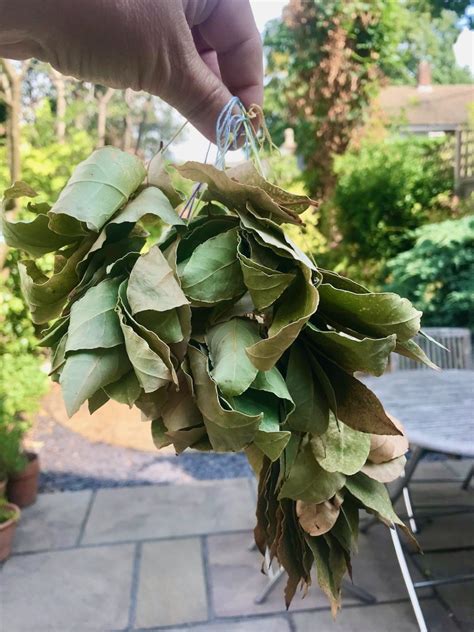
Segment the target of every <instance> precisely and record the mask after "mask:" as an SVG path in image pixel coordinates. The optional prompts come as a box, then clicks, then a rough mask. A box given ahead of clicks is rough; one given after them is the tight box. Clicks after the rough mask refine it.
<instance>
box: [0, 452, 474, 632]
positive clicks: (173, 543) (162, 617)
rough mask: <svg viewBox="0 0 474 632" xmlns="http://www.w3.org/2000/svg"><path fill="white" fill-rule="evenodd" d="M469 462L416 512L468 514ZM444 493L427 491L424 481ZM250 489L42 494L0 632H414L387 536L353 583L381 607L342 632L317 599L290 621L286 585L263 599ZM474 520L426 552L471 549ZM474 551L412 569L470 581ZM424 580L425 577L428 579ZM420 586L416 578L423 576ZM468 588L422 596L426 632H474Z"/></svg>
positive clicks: (359, 562)
mask: <svg viewBox="0 0 474 632" xmlns="http://www.w3.org/2000/svg"><path fill="white" fill-rule="evenodd" d="M470 465H471V462H470V461H467V460H463V461H454V460H446V461H431V462H423V463H422V464H421V465H420V467H419V468H418V470H417V473H416V478H415V481H414V482H413V485H412V488H413V497H414V500H415V502H420V501H421V502H422V503H425V504H429V503H430V501H431V502H434V500H436V502H437V503H441V504H442V503H443V502H444V503H449V504H452V503H463V504H466V502H469V503H470V504H472V503H473V495H472V487H471V491H468V492H465V491H462V490H461V489H460V485H459V484H458V483H451V482H439V481H440V480H441V481H446V480H447V479H449V478H452V477H453V475H456V476H460V475H461V476H462V475H463V474H464V473H465V472H466V471H467V469H468V468H469V467H470ZM430 478H431V479H436V482H430V483H426V482H422V479H430ZM254 508H255V490H254V487H253V482H252V480H251V479H248V478H237V479H233V480H219V481H206V482H202V481H198V482H194V483H191V484H189V483H186V484H175V485H152V486H138V487H129V488H122V489H99V490H96V491H91V490H83V491H72V492H62V493H52V494H48V493H43V494H41V495H40V497H39V499H38V502H37V503H36V505H34V506H33V507H31V508H29V509H26V510H24V512H23V520H22V521H21V523H20V525H19V528H18V531H17V537H16V541H15V551H14V555H13V556H12V557H11V559H10V560H8V561H7V562H6V563H5V564H4V565H3V568H2V569H1V571H0V586H1V587H0V601H1V604H2V607H1V610H2V620H3V622H4V624H5V625H6V629H8V630H9V632H31V630H35V631H38V632H43V631H44V632H54V631H58V632H59V631H61V632H64V631H65V630H67V631H68V632H76V631H77V632H89V631H93V630H100V631H104V630H110V631H111V630H115V631H118V630H121V631H125V630H126V631H132V630H145V629H146V630H161V629H164V630H172V631H174V632H177V631H179V630H183V631H184V630H189V629H191V630H196V631H199V632H208V631H209V632H253V631H257V630H258V632H312V631H313V630H315V629H317V630H318V631H321V632H326V631H328V632H329V631H333V630H338V631H340V632H342V631H352V632H360V631H361V630H364V632H379V631H381V630H390V631H391V632H411V631H416V630H417V626H416V623H415V618H414V615H413V612H412V610H411V607H410V603H409V601H408V597H407V594H406V589H405V586H404V583H403V580H402V577H401V573H400V570H399V568H398V566H397V563H396V558H395V554H394V552H393V549H392V546H391V542H390V537H389V534H388V533H387V531H386V529H385V528H383V527H376V528H374V529H372V531H371V532H370V533H369V534H368V535H361V538H360V551H359V554H358V555H357V556H356V558H355V560H354V581H355V583H357V584H358V585H360V586H361V587H363V588H365V589H366V590H368V591H370V592H372V593H373V594H374V595H375V596H376V598H377V600H378V603H377V604H376V605H375V606H363V605H361V604H360V603H359V602H357V601H356V600H355V599H353V598H350V597H347V598H346V599H345V601H344V607H343V610H342V612H341V613H340V615H339V616H338V618H337V622H336V624H333V622H332V619H331V614H330V612H329V608H328V605H327V602H326V600H325V597H324V596H323V595H322V593H320V591H319V589H318V588H317V586H314V587H313V588H312V589H311V590H310V593H309V594H308V596H307V597H306V599H304V600H301V599H300V598H299V597H298V596H297V597H296V598H295V600H294V603H293V604H292V606H291V609H290V611H289V612H286V611H285V608H284V603H283V596H282V589H283V584H279V585H278V586H277V587H276V588H275V589H274V591H273V592H272V593H271V594H270V596H269V598H268V600H267V601H266V602H265V603H263V604H261V605H255V604H254V602H253V600H254V597H255V595H256V594H257V593H258V591H259V590H260V589H261V588H262V587H263V586H264V585H265V582H266V578H265V577H264V576H263V575H261V574H260V572H259V570H260V564H261V559H260V555H259V554H258V553H257V552H255V551H250V550H249V544H250V542H251V530H252V528H253V523H254ZM473 529H474V514H472V513H469V514H462V515H452V516H450V517H442V518H438V519H437V520H436V521H435V522H434V523H431V524H430V523H429V524H427V525H426V527H425V528H424V529H423V531H422V533H421V535H420V542H421V544H422V546H423V547H424V548H425V549H430V548H433V547H435V546H436V547H446V548H448V547H453V546H454V547H459V546H462V545H472V533H473ZM469 557H470V556H467V555H466V553H465V552H457V553H456V552H451V553H437V554H436V555H434V554H431V555H430V554H429V553H427V554H425V555H424V556H423V557H422V558H418V559H417V560H416V561H417V563H418V564H422V565H423V567H425V568H430V569H431V570H432V571H433V572H437V573H438V574H443V573H447V574H449V573H450V572H451V571H453V569H456V572H463V570H464V572H467V571H468V570H469V569H468V567H469V565H470V559H469ZM420 568H421V566H420ZM414 575H415V577H421V574H420V572H419V571H416V570H415V571H414ZM469 587H470V584H466V585H463V584H460V585H452V586H445V587H439V588H438V589H437V591H436V592H434V591H432V590H426V591H425V592H421V596H422V606H423V610H424V613H425V616H426V619H427V622H428V624H429V626H430V629H431V630H435V631H437V630H439V631H441V630H442V631H443V632H449V631H451V630H453V631H455V630H465V631H467V630H471V629H472V621H473V620H474V608H473V605H472V599H471V597H472V593H471V592H470V588H469Z"/></svg>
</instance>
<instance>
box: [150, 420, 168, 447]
mask: <svg viewBox="0 0 474 632" xmlns="http://www.w3.org/2000/svg"><path fill="white" fill-rule="evenodd" d="M151 437H152V439H153V443H154V444H155V446H156V448H157V449H158V450H161V448H166V446H168V445H171V443H172V441H171V437H169V436H168V434H167V432H166V426H165V424H164V423H163V421H162V420H161V419H153V421H152V422H151Z"/></svg>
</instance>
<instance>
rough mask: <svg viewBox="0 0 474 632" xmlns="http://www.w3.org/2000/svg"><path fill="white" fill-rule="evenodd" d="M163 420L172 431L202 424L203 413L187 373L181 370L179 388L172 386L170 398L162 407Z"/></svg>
mask: <svg viewBox="0 0 474 632" xmlns="http://www.w3.org/2000/svg"><path fill="white" fill-rule="evenodd" d="M162 417H163V422H164V424H165V426H166V429H167V430H168V431H170V432H177V431H179V430H185V429H186V428H193V427H196V426H201V425H202V423H203V420H202V415H201V412H200V410H199V408H198V407H197V405H196V402H195V401H194V397H193V393H192V392H191V388H190V386H189V383H188V380H187V378H186V376H185V374H184V373H183V372H182V371H180V372H179V390H178V389H176V388H170V389H169V391H168V399H167V401H166V403H165V404H164V405H163V408H162Z"/></svg>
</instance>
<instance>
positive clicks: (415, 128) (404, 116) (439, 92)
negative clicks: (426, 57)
mask: <svg viewBox="0 0 474 632" xmlns="http://www.w3.org/2000/svg"><path fill="white" fill-rule="evenodd" d="M378 101H379V106H380V108H381V110H382V111H383V112H384V113H385V114H386V115H387V116H388V117H389V118H390V119H392V120H395V121H397V122H399V123H400V124H401V127H402V128H403V129H404V130H406V131H407V132H410V133H412V134H433V135H435V134H436V135H437V134H438V133H440V132H441V133H443V132H444V133H447V134H450V133H451V134H452V133H454V132H456V130H458V129H460V128H462V127H464V126H465V125H467V122H468V119H469V108H470V107H474V83H473V84H452V85H436V84H435V85H433V84H432V83H431V68H430V65H429V63H428V62H426V61H424V62H421V63H420V66H419V69H418V85H416V86H387V87H386V88H384V89H382V91H381V92H380V96H379V99H378Z"/></svg>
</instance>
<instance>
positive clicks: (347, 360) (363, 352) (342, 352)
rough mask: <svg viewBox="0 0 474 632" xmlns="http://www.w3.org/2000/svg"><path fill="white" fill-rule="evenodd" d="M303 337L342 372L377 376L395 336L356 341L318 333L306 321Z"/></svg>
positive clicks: (383, 366)
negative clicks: (357, 372) (342, 370)
mask: <svg viewBox="0 0 474 632" xmlns="http://www.w3.org/2000/svg"><path fill="white" fill-rule="evenodd" d="M305 335H306V336H307V337H308V338H309V339H310V340H311V342H312V343H314V344H315V345H316V346H317V348H318V349H320V350H321V352H322V353H323V354H324V355H326V356H327V357H328V358H330V359H331V360H333V361H334V362H335V363H336V364H338V365H339V366H340V367H341V368H343V369H344V370H346V371H349V372H351V373H353V372H354V371H363V372H365V373H371V374H372V375H377V376H378V375H382V374H383V373H384V372H385V369H386V368H387V364H388V359H389V357H390V353H391V352H392V351H393V350H394V349H395V345H396V335H395V334H391V335H390V336H386V337H385V338H362V340H360V339H358V338H354V337H352V336H350V335H348V334H345V333H339V332H337V331H321V330H320V329H318V328H317V327H316V326H315V325H313V324H312V323H310V322H309V323H308V324H307V326H306V328H305Z"/></svg>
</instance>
